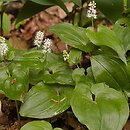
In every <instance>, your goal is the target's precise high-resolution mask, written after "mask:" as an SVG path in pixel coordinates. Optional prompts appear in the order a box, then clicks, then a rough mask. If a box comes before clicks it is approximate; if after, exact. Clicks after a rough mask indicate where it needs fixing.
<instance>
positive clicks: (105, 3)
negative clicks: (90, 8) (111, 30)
mask: <svg viewBox="0 0 130 130" xmlns="http://www.w3.org/2000/svg"><path fill="white" fill-rule="evenodd" d="M95 2H96V3H97V8H98V9H99V10H100V11H101V12H102V13H103V14H104V15H105V16H106V17H107V18H108V19H109V20H110V21H112V22H115V21H116V20H117V19H119V18H121V17H122V12H123V0H95Z"/></svg>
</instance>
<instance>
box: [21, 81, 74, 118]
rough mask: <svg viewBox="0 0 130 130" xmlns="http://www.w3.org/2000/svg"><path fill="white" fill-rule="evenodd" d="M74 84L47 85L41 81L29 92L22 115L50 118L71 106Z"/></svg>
mask: <svg viewBox="0 0 130 130" xmlns="http://www.w3.org/2000/svg"><path fill="white" fill-rule="evenodd" d="M72 91H73V87H72V86H61V85H58V84H57V85H45V84H43V83H39V84H37V85H36V86H34V87H33V88H32V89H31V90H30V91H29V93H28V94H27V96H26V98H25V100H24V102H23V104H22V106H21V108H20V114H21V116H26V117H33V118H49V117H53V116H56V115H58V114H60V113H62V112H64V111H65V110H66V109H68V108H69V107H70V97H71V94H72Z"/></svg>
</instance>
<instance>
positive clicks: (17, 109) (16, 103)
mask: <svg viewBox="0 0 130 130" xmlns="http://www.w3.org/2000/svg"><path fill="white" fill-rule="evenodd" d="M15 106H16V111H17V117H18V123H19V128H20V127H21V123H20V115H19V108H18V102H17V101H16V100H15Z"/></svg>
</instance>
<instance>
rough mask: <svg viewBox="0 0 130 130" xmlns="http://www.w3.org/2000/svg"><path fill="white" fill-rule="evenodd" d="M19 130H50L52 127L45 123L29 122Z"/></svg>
mask: <svg viewBox="0 0 130 130" xmlns="http://www.w3.org/2000/svg"><path fill="white" fill-rule="evenodd" d="M20 130H52V126H51V124H50V123H49V122H47V121H31V122H29V123H27V124H25V125H24V126H23V127H22V128H21V129H20Z"/></svg>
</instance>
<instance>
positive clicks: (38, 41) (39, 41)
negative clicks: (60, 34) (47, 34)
mask: <svg viewBox="0 0 130 130" xmlns="http://www.w3.org/2000/svg"><path fill="white" fill-rule="evenodd" d="M43 38H44V32H42V31H38V32H36V35H35V39H34V45H35V46H37V47H41V45H42V41H43Z"/></svg>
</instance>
